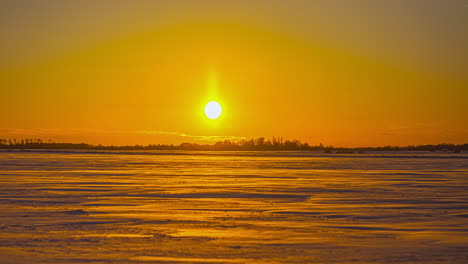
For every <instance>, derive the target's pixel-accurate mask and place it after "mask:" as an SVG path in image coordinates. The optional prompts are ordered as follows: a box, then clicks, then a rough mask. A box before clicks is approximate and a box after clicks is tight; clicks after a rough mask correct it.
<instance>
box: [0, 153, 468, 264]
mask: <svg viewBox="0 0 468 264" xmlns="http://www.w3.org/2000/svg"><path fill="white" fill-rule="evenodd" d="M382 155H384V156H382ZM0 186H1V187H0V263H176V264H180V263H197V264H200V263H252V264H277V263H431V264H434V263H468V155H467V154H463V153H462V154H427V153H400V152H394V153H384V154H381V153H380V154H376V153H374V154H372V153H370V154H349V155H333V154H332V155H324V154H316V153H309V152H80V151H60V152H49V151H31V152H7V151H1V152H0Z"/></svg>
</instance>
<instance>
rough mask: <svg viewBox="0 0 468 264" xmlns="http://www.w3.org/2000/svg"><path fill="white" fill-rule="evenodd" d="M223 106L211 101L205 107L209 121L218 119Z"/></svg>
mask: <svg viewBox="0 0 468 264" xmlns="http://www.w3.org/2000/svg"><path fill="white" fill-rule="evenodd" d="M222 111H223V110H222V108H221V105H220V104H219V103H218V102H216V101H211V102H209V103H207V104H206V106H205V115H206V116H207V117H208V118H209V119H217V118H218V117H219V116H220V115H221V113H222Z"/></svg>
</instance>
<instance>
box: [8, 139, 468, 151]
mask: <svg viewBox="0 0 468 264" xmlns="http://www.w3.org/2000/svg"><path fill="white" fill-rule="evenodd" d="M0 149H95V150H220V151H223V150H224V151H226V150H238V151H249V150H263V151H323V152H325V153H354V152H364V151H405V150H406V151H444V152H455V153H458V152H460V151H464V150H468V144H460V145H454V144H438V145H418V146H406V147H400V146H383V147H357V148H343V147H334V146H324V145H322V144H319V145H316V146H312V145H309V144H308V143H303V142H300V141H299V140H284V139H283V138H276V137H273V138H272V139H265V138H264V137H261V138H256V139H250V140H241V141H238V142H233V141H230V140H224V141H219V142H216V143H214V144H211V145H210V144H197V143H182V144H180V145H161V144H149V145H146V146H144V145H133V146H103V145H91V144H86V143H57V142H53V141H51V140H48V141H44V140H42V139H1V138H0Z"/></svg>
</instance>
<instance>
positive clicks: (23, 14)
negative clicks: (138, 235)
mask: <svg viewBox="0 0 468 264" xmlns="http://www.w3.org/2000/svg"><path fill="white" fill-rule="evenodd" d="M351 2H352V3H351ZM467 17H468V5H467V4H466V2H465V1H448V2H444V1H435V0H434V1H423V0H420V1H371V0H368V1H364V0H362V1H279V0H277V1H275V0H271V1H266V0H265V1H262V0H260V1H243V0H239V1H213V0H212V1H207V0H200V1H189V0H185V1H182V0H175V1H85V0H82V1H58V0H56V1H4V2H2V4H1V7H0V38H1V39H2V41H1V42H0V48H1V49H0V58H1V60H0V89H1V90H0V92H1V104H0V137H3V138H11V137H16V138H26V137H28V138H29V137H35V138H43V139H52V140H55V141H67V142H88V143H95V144H99V143H101V144H117V145H120V144H158V143H164V144H167V143H175V144H178V143H181V142H211V141H216V140H222V139H226V138H230V139H234V140H236V139H241V138H251V137H260V136H265V137H272V136H281V137H285V138H288V139H299V140H302V141H307V142H309V143H311V144H319V143H323V144H326V145H329V144H331V145H336V146H377V145H408V144H433V143H442V142H446V143H466V142H467V141H468V117H467V116H468V115H467V113H468V111H467V110H468V104H467V103H466V102H467V101H468V100H467V99H468V89H467V87H468V75H467V74H466V69H467V66H468V65H467V61H468V60H467V59H468V58H467V54H466V47H467V46H468V41H467V38H468V37H467V34H466V27H465V25H466V24H467V22H468V21H467ZM211 100H217V101H219V102H220V104H221V105H222V107H223V114H222V115H221V118H220V119H218V120H209V119H207V118H206V117H204V115H203V107H204V105H205V104H206V103H207V102H208V101H211Z"/></svg>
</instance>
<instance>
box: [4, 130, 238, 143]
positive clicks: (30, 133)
mask: <svg viewBox="0 0 468 264" xmlns="http://www.w3.org/2000/svg"><path fill="white" fill-rule="evenodd" d="M110 134H114V135H115V134H122V135H154V136H175V137H181V138H187V139H189V140H196V141H223V140H232V141H238V140H242V139H245V137H241V136H206V135H190V134H187V133H183V132H175V131H161V130H138V131H131V130H116V131H108V130H98V129H87V128H71V129H51V128H32V129H24V128H4V129H0V136H7V137H54V136H76V135H110Z"/></svg>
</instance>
